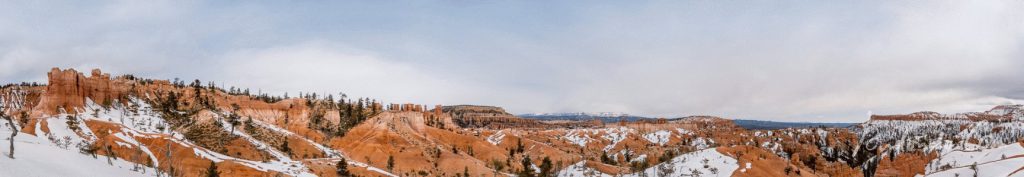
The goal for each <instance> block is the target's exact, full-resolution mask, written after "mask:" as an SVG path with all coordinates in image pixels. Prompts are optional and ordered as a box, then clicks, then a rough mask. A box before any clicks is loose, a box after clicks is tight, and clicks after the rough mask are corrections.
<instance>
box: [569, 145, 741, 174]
mask: <svg viewBox="0 0 1024 177" xmlns="http://www.w3.org/2000/svg"><path fill="white" fill-rule="evenodd" d="M585 164H586V161H580V162H577V163H575V164H573V165H570V166H568V167H566V168H565V169H563V170H561V171H559V172H558V176H559V177H583V176H587V177H589V176H595V177H611V176H612V175H609V174H604V173H601V172H599V171H597V170H594V169H592V168H589V167H587V166H586V165H585ZM739 168H740V166H739V164H738V163H737V161H736V159H734V158H732V157H729V156H726V155H724V154H722V153H719V152H718V151H717V150H715V149H705V150H700V151H695V152H690V153H686V154H683V155H680V156H676V157H675V158H672V160H670V161H668V162H665V163H661V164H658V165H655V166H654V167H650V168H647V169H644V171H642V172H637V173H633V174H626V175H623V176H625V177H640V176H694V174H695V173H697V174H700V176H716V177H717V176H732V173H733V172H734V171H736V170H737V169H739ZM744 169H749V168H744ZM713 171H714V172H713Z"/></svg>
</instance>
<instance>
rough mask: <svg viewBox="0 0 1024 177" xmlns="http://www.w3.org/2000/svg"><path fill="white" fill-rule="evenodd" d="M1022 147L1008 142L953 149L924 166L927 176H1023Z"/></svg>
mask: <svg viewBox="0 0 1024 177" xmlns="http://www.w3.org/2000/svg"><path fill="white" fill-rule="evenodd" d="M1022 156H1024V147H1022V146H1021V145H1020V144H1010V145H1006V146H1002V147H998V148H992V149H985V150H979V151H953V152H949V153H946V154H943V155H942V156H941V157H939V158H938V159H935V160H933V161H932V162H931V163H929V164H928V167H927V168H926V170H927V171H926V174H928V175H926V176H929V177H932V176H934V177H947V176H948V177H955V176H975V174H977V176H1024V173H1021V172H1016V171H1017V170H1018V169H1021V168H1022V167H1024V157H1022Z"/></svg>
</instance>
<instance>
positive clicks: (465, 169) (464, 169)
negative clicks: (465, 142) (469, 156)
mask: <svg viewBox="0 0 1024 177" xmlns="http://www.w3.org/2000/svg"><path fill="white" fill-rule="evenodd" d="M462 176H465V177H469V167H465V168H463V169H462Z"/></svg>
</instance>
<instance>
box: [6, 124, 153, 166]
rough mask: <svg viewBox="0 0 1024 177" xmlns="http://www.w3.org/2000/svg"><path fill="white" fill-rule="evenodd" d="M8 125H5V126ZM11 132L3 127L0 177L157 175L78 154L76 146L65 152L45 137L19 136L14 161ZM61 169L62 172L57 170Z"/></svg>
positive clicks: (103, 159)
mask: <svg viewBox="0 0 1024 177" xmlns="http://www.w3.org/2000/svg"><path fill="white" fill-rule="evenodd" d="M4 124H6V123H4ZM10 136H11V129H10V128H9V127H7V126H6V125H4V126H0V140H3V141H2V143H0V144H2V146H0V152H2V153H3V154H4V155H3V156H0V168H3V169H4V170H0V176H38V177H50V176H52V177H64V176H81V175H83V174H90V175H94V176H156V173H155V172H156V170H154V169H150V168H146V167H144V166H139V167H138V168H135V169H136V170H137V171H133V170H132V169H133V167H135V166H134V165H133V163H131V162H127V161H123V160H120V159H111V160H110V162H109V163H108V161H107V157H106V156H101V155H97V157H96V158H93V157H92V156H88V155H83V154H80V153H78V150H77V149H75V148H74V147H71V148H68V149H62V148H59V147H58V146H56V145H54V144H53V143H51V142H50V141H49V140H47V139H46V137H37V136H32V135H30V134H26V133H19V134H18V135H17V136H15V138H14V140H15V141H14V150H15V151H14V157H15V158H14V159H11V158H9V157H8V156H7V154H8V152H10V146H9V145H8V142H9V138H10ZM55 168H59V169H60V170H54V169H55Z"/></svg>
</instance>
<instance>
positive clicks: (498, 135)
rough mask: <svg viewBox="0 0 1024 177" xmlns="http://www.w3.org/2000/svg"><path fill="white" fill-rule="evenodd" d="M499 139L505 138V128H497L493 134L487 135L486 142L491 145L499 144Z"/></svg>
mask: <svg viewBox="0 0 1024 177" xmlns="http://www.w3.org/2000/svg"><path fill="white" fill-rule="evenodd" d="M501 140H505V130H498V132H494V134H493V135H491V136H487V142H488V143H491V144H492V145H498V144H501Z"/></svg>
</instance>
